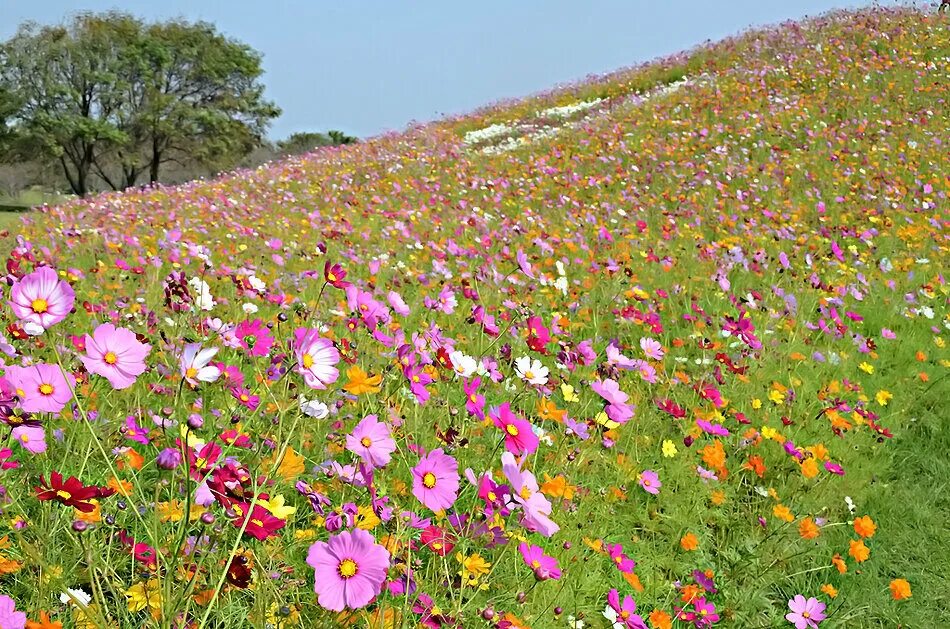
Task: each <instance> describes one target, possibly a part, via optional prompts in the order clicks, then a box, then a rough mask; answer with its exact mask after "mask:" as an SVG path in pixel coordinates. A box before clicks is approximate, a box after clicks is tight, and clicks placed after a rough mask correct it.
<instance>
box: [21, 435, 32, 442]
mask: <svg viewBox="0 0 950 629" xmlns="http://www.w3.org/2000/svg"><path fill="white" fill-rule="evenodd" d="M29 442H30V436H29V435H26V434H23V435H20V443H29Z"/></svg>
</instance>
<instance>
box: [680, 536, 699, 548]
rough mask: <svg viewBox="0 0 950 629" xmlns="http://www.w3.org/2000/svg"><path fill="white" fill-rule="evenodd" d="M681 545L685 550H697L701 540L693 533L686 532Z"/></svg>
mask: <svg viewBox="0 0 950 629" xmlns="http://www.w3.org/2000/svg"><path fill="white" fill-rule="evenodd" d="M680 547H681V548H682V549H683V550H685V551H691V550H696V549H697V548H699V540H698V539H696V536H695V535H693V534H692V533H686V535H684V536H683V537H682V538H681V539H680Z"/></svg>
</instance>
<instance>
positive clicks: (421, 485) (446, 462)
mask: <svg viewBox="0 0 950 629" xmlns="http://www.w3.org/2000/svg"><path fill="white" fill-rule="evenodd" d="M458 488H459V464H458V461H456V460H455V459H454V458H452V457H451V456H449V455H447V454H445V453H444V452H442V448H438V449H436V450H433V451H432V452H429V453H428V454H426V455H425V456H423V457H422V458H421V459H419V464H418V465H416V466H415V467H414V468H412V495H413V496H415V497H416V499H418V500H419V502H421V503H422V504H423V505H425V506H426V507H427V508H429V509H431V510H433V511H441V510H442V509H448V508H449V507H451V506H452V504H453V503H454V502H455V498H456V497H457V496H458Z"/></svg>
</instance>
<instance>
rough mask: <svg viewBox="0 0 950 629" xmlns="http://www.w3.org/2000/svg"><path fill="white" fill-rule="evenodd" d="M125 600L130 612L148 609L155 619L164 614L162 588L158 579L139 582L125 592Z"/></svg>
mask: <svg viewBox="0 0 950 629" xmlns="http://www.w3.org/2000/svg"><path fill="white" fill-rule="evenodd" d="M125 599H126V602H127V604H128V607H129V611H130V612H133V613H135V612H140V611H142V610H143V609H147V610H148V612H149V614H151V616H152V617H153V618H155V619H158V618H159V617H160V616H161V614H162V588H161V585H160V584H159V581H158V579H149V580H148V581H139V582H138V583H136V584H135V585H133V586H132V587H130V588H129V589H128V590H126V591H125Z"/></svg>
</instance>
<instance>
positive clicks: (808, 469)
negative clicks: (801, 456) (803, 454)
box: [802, 456, 818, 478]
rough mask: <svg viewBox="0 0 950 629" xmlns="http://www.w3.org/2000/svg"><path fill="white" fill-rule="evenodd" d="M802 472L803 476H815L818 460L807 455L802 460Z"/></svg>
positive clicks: (816, 474)
mask: <svg viewBox="0 0 950 629" xmlns="http://www.w3.org/2000/svg"><path fill="white" fill-rule="evenodd" d="M802 474H803V475H804V476H805V478H815V477H816V476H818V462H817V461H816V460H815V457H811V456H810V457H808V458H807V459H805V460H804V461H802Z"/></svg>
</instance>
